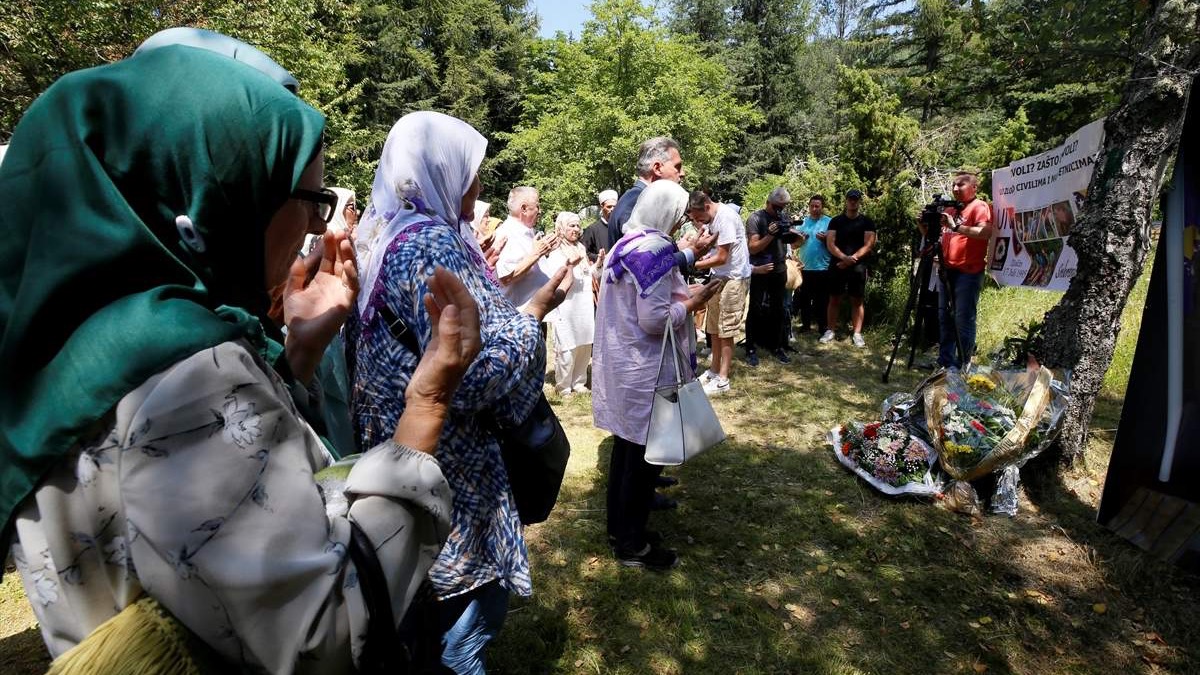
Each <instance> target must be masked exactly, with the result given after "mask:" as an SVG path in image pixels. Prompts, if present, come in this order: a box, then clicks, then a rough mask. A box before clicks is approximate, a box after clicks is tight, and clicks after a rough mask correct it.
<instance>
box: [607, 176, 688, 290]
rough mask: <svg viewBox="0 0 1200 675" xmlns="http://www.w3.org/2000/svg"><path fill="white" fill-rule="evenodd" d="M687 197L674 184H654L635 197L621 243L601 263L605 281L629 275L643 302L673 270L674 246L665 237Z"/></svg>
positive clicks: (659, 181)
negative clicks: (604, 272) (635, 202)
mask: <svg viewBox="0 0 1200 675" xmlns="http://www.w3.org/2000/svg"><path fill="white" fill-rule="evenodd" d="M687 201H688V193H687V190H684V189H683V188H682V187H680V186H679V184H678V183H676V182H674V181H669V180H657V181H654V182H653V183H651V184H650V185H648V186H646V189H645V190H642V194H641V195H639V196H638V200H637V204H636V205H634V207H633V213H631V214H630V215H629V221H628V222H626V223H625V227H624V232H625V234H624V235H622V236H621V239H620V240H619V241H617V243H616V244H615V245H614V246H613V248H612V252H611V253H610V255H609V257H608V260H607V262H605V270H606V274H605V280H606V281H607V282H609V283H612V282H615V281H617V280H619V279H621V278H622V277H623V276H625V274H626V273H628V274H629V275H630V277H631V278H632V280H633V283H634V285H635V286H636V287H637V289H638V292H639V294H641V296H642V297H643V298H644V297H646V296H647V295H649V293H650V291H651V290H653V289H654V287H655V286H657V285H658V284H659V282H661V281H662V280H663V279H665V278H667V276H668V275H669V274H670V272H671V271H672V270H674V269H675V242H673V241H671V237H670V236H668V235H669V233H670V232H671V230H672V228H673V227H674V225H675V224H676V223H678V222H679V220H680V218H681V217H682V216H683V212H684V210H685V209H686V208H687Z"/></svg>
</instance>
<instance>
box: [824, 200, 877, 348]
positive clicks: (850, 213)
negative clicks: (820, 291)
mask: <svg viewBox="0 0 1200 675" xmlns="http://www.w3.org/2000/svg"><path fill="white" fill-rule="evenodd" d="M862 196H863V193H862V192H861V191H859V190H850V191H849V192H847V193H846V207H845V210H844V211H843V212H842V213H841V214H840V215H838V216H834V218H833V220H831V221H829V234H828V235H826V237H825V246H826V247H827V248H828V249H829V255H830V256H831V258H832V259H831V260H830V261H829V264H830V268H829V269H830V271H831V272H832V275H831V284H830V288H829V316H828V317H827V321H828V323H827V324H826V325H827V326H828V330H826V331H825V334H824V335H822V336H821V340H820V341H821V342H822V343H828V342H833V338H834V333H833V331H834V328H835V327H836V326H837V318H838V311H839V310H840V309H841V307H842V295H849V296H850V323H851V325H852V326H853V328H854V335H853V337H852V338H851V339H852V341H853V342H854V346H855V347H865V346H867V343H866V341H864V340H863V336H862V327H863V296H864V295H865V294H866V288H867V266H866V264H864V261H865V260H866V258H867V256H869V255H870V254H871V250H872V249H874V248H875V223H874V221H872V220H871V219H870V218H868V217H866V216H864V215H862V212H861V210H860V209H861V207H862Z"/></svg>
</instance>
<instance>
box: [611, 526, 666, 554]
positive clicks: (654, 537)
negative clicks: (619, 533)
mask: <svg viewBox="0 0 1200 675" xmlns="http://www.w3.org/2000/svg"><path fill="white" fill-rule="evenodd" d="M643 535H644V536H645V537H646V543H647V544H650V545H651V546H662V543H663V536H662V533H661V532H655V531H654V530H646V531H645V532H644V533H643ZM608 547H609V548H611V549H616V548H617V538H616V537H614V536H613V535H611V534H610V535H608Z"/></svg>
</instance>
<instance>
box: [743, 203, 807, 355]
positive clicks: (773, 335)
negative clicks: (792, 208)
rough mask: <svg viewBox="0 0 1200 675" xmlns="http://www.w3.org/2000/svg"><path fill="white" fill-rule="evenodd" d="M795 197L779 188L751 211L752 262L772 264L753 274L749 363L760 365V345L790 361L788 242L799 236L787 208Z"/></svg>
mask: <svg viewBox="0 0 1200 675" xmlns="http://www.w3.org/2000/svg"><path fill="white" fill-rule="evenodd" d="M791 203H792V196H791V195H790V194H788V191H787V189H786V188H783V187H777V188H775V189H774V190H772V191H771V194H770V195H768V196H767V203H766V206H765V207H764V208H761V209H759V210H757V211H755V212H754V213H752V214H750V219H749V220H747V221H746V234H747V235H749V239H750V245H749V249H750V264H751V265H754V266H760V265H773V268H772V269H771V271H770V272H767V273H766V274H755V275H753V276H751V277H750V310H749V313H748V315H747V316H746V362H747V363H749V364H750V365H751V366H757V365H758V352H757V348H758V347H760V346H761V347H765V348H767V349H769V350H771V353H772V354H773V355H774V356H775V358H777V359H779V362H780V363H791V359H790V358H788V355H787V351H786V350H787V349H788V348H789V347H788V343H787V335H788V325H787V316H788V315H787V310H788V308H787V300H788V298H787V264H786V260H787V254H788V244H791V243H792V242H794V241H796V240H797V239H799V235H797V234H796V233H795V232H794V231H793V230H792V219H791V217H790V216H789V215H788V214H787V207H788V205H789V204H791Z"/></svg>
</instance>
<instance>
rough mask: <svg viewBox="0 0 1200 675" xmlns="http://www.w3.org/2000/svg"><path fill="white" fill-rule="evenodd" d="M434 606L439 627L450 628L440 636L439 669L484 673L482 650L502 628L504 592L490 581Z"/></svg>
mask: <svg viewBox="0 0 1200 675" xmlns="http://www.w3.org/2000/svg"><path fill="white" fill-rule="evenodd" d="M437 605H438V614H439V615H440V618H441V619H442V621H443V622H444V624H443V625H445V624H452V625H450V628H449V629H448V630H447V631H446V632H445V633H444V634H443V635H442V665H443V666H444V667H445V668H447V669H449V670H450V671H452V672H454V673H456V674H457V675H483V674H484V673H486V672H487V671H486V670H485V669H484V656H485V654H484V649H485V648H486V647H487V645H488V643H489V642H491V641H492V639H493V638H495V637H496V635H497V634H499V633H500V627H501V626H503V625H504V618H505V616H506V615H507V613H508V589H506V588H504V587H503V586H501V585H500V582H498V581H493V582H491V583H487V584H484V585H482V586H480V587H478V588H476V589H474V590H472V591H469V592H467V593H464V594H462V595H459V596H455V597H453V598H450V599H449V600H443V601H441V602H439V603H437ZM455 617H457V619H456V618H455Z"/></svg>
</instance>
